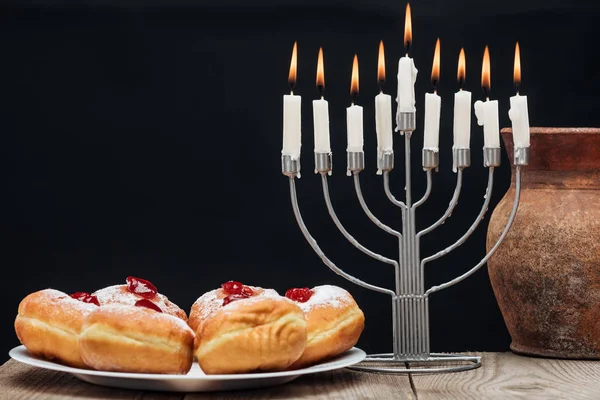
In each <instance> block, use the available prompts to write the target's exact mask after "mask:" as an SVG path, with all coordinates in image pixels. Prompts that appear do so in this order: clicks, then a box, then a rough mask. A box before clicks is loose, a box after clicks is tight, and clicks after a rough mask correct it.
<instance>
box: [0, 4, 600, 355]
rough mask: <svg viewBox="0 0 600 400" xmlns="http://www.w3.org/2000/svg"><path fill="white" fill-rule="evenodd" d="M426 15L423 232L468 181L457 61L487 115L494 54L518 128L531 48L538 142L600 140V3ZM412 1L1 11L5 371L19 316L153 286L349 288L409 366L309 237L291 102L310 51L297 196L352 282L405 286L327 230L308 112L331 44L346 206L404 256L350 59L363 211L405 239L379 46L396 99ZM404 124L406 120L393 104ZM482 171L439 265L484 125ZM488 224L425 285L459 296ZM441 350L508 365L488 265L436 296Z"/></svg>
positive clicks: (479, 197)
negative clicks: (554, 131) (573, 137)
mask: <svg viewBox="0 0 600 400" xmlns="http://www.w3.org/2000/svg"><path fill="white" fill-rule="evenodd" d="M538 3H539V2H538V1H533V0H520V1H516V0H515V1H503V2H493V3H492V2H481V1H475V0H462V1H452V2H450V1H444V0H428V1H425V0H422V1H414V2H413V3H412V4H411V5H412V11H413V29H414V45H413V47H412V49H411V55H412V56H413V57H414V59H415V64H416V66H417V68H418V69H419V75H418V81H417V85H416V93H417V98H418V100H417V109H418V114H417V121H418V126H419V130H418V131H417V132H416V133H415V135H414V140H413V154H415V156H414V158H413V160H412V161H413V163H412V165H413V171H414V173H413V182H414V197H417V198H418V197H420V195H422V193H423V191H424V184H425V179H424V173H423V172H422V169H421V168H419V167H420V163H421V157H420V149H421V147H422V130H421V129H420V128H421V127H422V118H423V112H422V110H423V96H424V93H425V92H426V91H429V92H430V91H431V85H430V83H429V74H430V71H431V60H432V56H433V48H434V45H435V40H436V38H437V37H440V38H441V43H442V55H441V60H442V76H441V82H440V87H439V94H440V95H441V96H442V99H443V100H442V123H441V135H440V136H441V138H440V148H441V155H440V156H441V165H440V171H439V172H438V173H436V174H435V175H434V188H433V192H432V195H431V198H430V200H429V201H428V202H427V203H426V204H425V205H424V206H422V208H421V209H420V213H419V220H418V227H419V228H423V227H426V226H428V225H429V224H431V223H433V222H434V221H435V220H436V219H437V218H438V217H439V216H440V215H441V214H442V213H443V211H444V210H445V208H446V206H447V204H448V201H449V199H450V197H451V195H452V191H453V188H454V185H455V175H454V174H453V173H452V171H451V146H452V106H453V93H454V92H455V91H456V90H457V85H456V63H457V57H458V52H459V50H460V47H461V46H464V47H465V50H466V54H467V80H466V84H465V88H466V89H467V90H470V91H472V92H473V100H474V101H475V100H477V99H481V98H482V97H483V93H482V91H481V90H480V88H479V80H480V70H481V57H482V54H483V49H484V46H485V45H486V44H487V45H489V46H490V51H491V62H492V91H491V97H492V98H495V99H498V100H499V101H500V118H501V121H500V125H501V127H504V126H509V125H510V120H509V119H508V116H507V111H508V105H509V96H511V95H513V94H514V88H513V86H512V63H513V52H514V44H515V41H517V40H519V41H520V44H521V54H522V65H523V83H522V93H523V94H527V95H528V96H529V110H530V122H531V125H534V126H598V125H599V123H600V117H599V116H598V110H599V109H600V108H599V107H600V95H599V94H598V93H599V89H600V56H599V53H598V43H599V39H600V26H599V24H598V22H597V20H598V17H599V16H600V13H599V11H600V10H599V8H600V7H599V6H597V5H596V4H598V3H597V2H595V1H592V0H590V1H588V2H584V1H579V2H577V1H569V2H567V1H562V2H558V1H546V2H544V5H543V6H540V5H538ZM404 7H405V3H404V2H398V1H389V0H378V1H368V0H363V1H353V2H350V3H347V4H344V3H343V2H339V1H312V2H287V3H285V4H283V3H279V2H274V1H256V2H253V4H252V5H250V3H246V2H239V1H232V0H230V1H220V2H217V1H214V2H212V3H211V2H205V3H202V2H195V1H194V2H192V1H169V2H167V1H164V2H161V1H153V2H147V3H145V4H144V3H142V2H131V1H129V2H128V1H121V2H117V1H108V0H107V1H97V2H92V1H88V2H77V3H75V2H73V3H68V2H62V3H61V2H55V1H37V2H33V3H28V5H27V6H23V5H22V3H21V4H19V3H18V2H7V1H4V5H3V6H1V8H0V167H1V168H0V176H1V177H2V191H1V203H0V205H1V208H0V218H1V219H0V221H1V225H0V226H1V229H0V232H1V235H2V236H1V243H2V248H1V253H0V257H1V259H0V263H1V265H2V290H1V292H0V293H1V296H2V302H1V303H0V304H1V307H0V321H1V325H0V340H1V349H0V350H1V351H2V353H1V354H2V355H0V361H1V360H3V359H6V358H7V355H6V352H8V350H9V349H10V348H11V347H13V346H15V345H17V344H18V341H17V338H16V336H15V334H14V330H13V326H12V324H13V321H14V317H15V316H16V312H17V306H18V303H19V301H20V300H21V299H22V298H23V297H24V296H25V295H27V294H28V293H30V292H32V291H35V290H39V289H43V288H47V287H53V288H56V289H59V290H62V291H65V292H74V291H90V292H91V291H94V290H96V289H98V288H102V287H105V286H108V285H112V284H117V283H122V282H124V280H125V277H126V276H127V275H135V276H141V277H145V278H147V279H149V280H151V281H152V282H154V283H155V284H156V285H157V286H158V288H159V290H160V291H161V292H162V293H164V294H166V295H167V296H168V297H169V298H170V299H171V300H173V301H175V302H176V303H178V304H179V305H180V306H181V307H183V308H184V309H186V310H189V307H190V306H191V304H192V303H193V301H194V300H195V299H196V298H197V297H198V296H200V295H201V294H202V293H204V292H205V291H208V290H210V289H212V288H214V287H216V286H218V285H219V284H220V283H221V282H224V281H226V280H229V279H235V280H241V281H243V282H245V283H247V284H253V285H261V286H265V287H274V288H275V289H277V290H279V291H280V292H284V291H285V290H286V289H287V288H289V287H294V286H314V285H317V284H325V283H329V284H336V285H341V286H343V287H345V288H347V289H349V290H350V291H351V292H352V294H353V295H354V296H355V298H356V299H357V301H358V303H359V304H360V305H361V307H362V308H363V310H364V311H365V314H366V318H367V325H366V330H365V332H364V334H363V336H362V337H361V340H360V342H359V346H360V347H361V348H363V349H365V350H366V351H368V352H380V351H390V350H391V321H390V302H389V299H388V298H387V297H386V296H383V295H380V294H377V293H372V292H368V291H366V290H363V289H361V288H359V287H355V286H352V285H351V284H350V283H347V282H346V281H344V280H342V279H341V278H339V277H338V276H337V275H335V274H333V273H332V272H331V271H329V269H328V268H327V267H326V266H324V265H323V264H322V263H321V262H320V260H319V258H318V257H317V256H316V255H315V254H314V252H313V251H312V250H311V248H310V247H309V245H308V244H307V243H306V242H305V240H304V238H303V236H302V234H301V233H300V230H299V229H298V227H297V225H296V222H295V219H294V216H293V213H292V209H291V206H290V200H289V192H288V182H287V178H286V177H284V176H283V175H281V172H280V151H281V124H282V111H281V109H282V95H283V94H284V93H286V92H287V90H288V87H287V73H288V66H289V57H290V54H291V48H292V44H293V42H294V41H295V40H297V41H298V45H299V71H298V78H299V80H298V86H297V89H296V93H297V94H300V95H302V96H303V102H302V106H303V114H302V124H303V135H304V137H303V152H302V163H303V166H304V169H303V172H304V174H303V176H302V178H301V179H300V180H299V181H298V182H297V186H298V191H299V202H300V207H301V210H302V211H303V215H304V218H305V221H306V223H307V225H308V227H309V228H310V230H311V231H312V233H313V235H314V236H315V237H316V238H317V240H318V241H319V243H320V244H321V246H322V248H323V249H324V251H325V252H326V254H328V255H329V256H330V257H331V258H332V259H333V260H334V262H336V263H337V264H338V265H340V266H342V267H343V268H344V269H345V270H347V271H348V272H350V273H353V274H355V275H356V276H358V277H361V278H363V279H365V280H368V281H370V282H372V283H374V284H379V285H387V286H391V284H392V282H393V278H392V269H391V268H390V267H389V266H387V265H385V264H379V263H378V262H376V261H375V260H372V259H370V258H368V257H366V256H365V255H363V254H362V253H360V252H359V251H358V250H357V249H355V248H354V247H353V246H352V245H350V244H349V243H348V242H346V241H345V239H344V238H343V237H342V236H341V234H340V233H339V232H338V231H337V230H336V228H335V226H334V225H333V223H332V222H331V220H330V219H329V216H328V214H327V210H326V208H325V204H324V201H323V198H322V192H321V186H320V179H319V177H318V176H315V175H313V173H312V169H313V165H314V164H313V156H312V148H313V132H312V112H311V103H310V101H311V100H312V99H314V98H316V97H317V91H316V89H315V86H314V79H315V69H316V59H317V52H318V48H319V46H323V47H324V52H325V73H326V85H327V86H326V97H327V99H328V100H329V104H330V119H331V136H332V150H333V154H334V155H333V159H334V175H333V177H332V178H331V180H330V188H331V191H332V199H333V204H334V206H335V208H336V210H337V213H338V216H339V217H340V219H341V220H342V221H343V223H344V224H345V225H346V228H347V229H348V230H349V231H350V232H351V233H352V234H353V235H354V236H355V237H356V238H357V239H358V240H359V241H360V242H362V243H363V244H364V245H365V246H367V247H369V248H371V249H372V250H374V251H376V252H381V253H383V254H385V255H387V256H390V257H395V256H396V252H397V243H396V242H395V240H394V239H393V237H390V236H387V235H386V234H385V233H383V232H381V231H380V230H378V228H376V227H375V226H374V225H373V224H372V223H371V222H370V221H369V220H368V219H367V217H366V216H364V214H363V213H362V211H361V210H360V206H359V204H358V201H357V199H356V196H355V194H354V191H353V190H354V189H353V185H352V180H351V178H348V177H346V176H345V164H346V161H345V147H346V131H345V108H346V107H347V106H348V105H349V102H350V97H349V84H350V71H351V62H352V57H353V55H354V53H357V54H358V57H359V62H360V78H361V81H360V82H361V87H360V95H359V96H358V98H357V103H358V104H361V105H363V106H364V119H365V152H366V158H367V170H365V171H364V172H363V173H362V174H361V178H362V185H363V190H364V195H365V198H366V201H367V203H368V204H369V206H370V208H371V209H372V210H373V212H374V213H375V214H376V215H377V216H378V217H379V218H380V219H381V220H383V221H385V222H387V223H389V224H390V225H391V226H393V227H395V228H399V224H400V217H399V210H398V209H395V208H394V207H393V206H392V205H391V204H389V202H388V201H387V199H386V198H385V195H384V193H383V189H382V182H381V181H382V179H381V177H380V176H376V175H375V154H376V138H375V130H374V127H375V123H374V118H373V117H374V105H373V103H374V96H375V95H376V94H377V90H378V89H377V84H376V64H377V48H378V43H379V40H380V39H383V40H384V42H385V45H386V57H387V74H388V83H387V85H386V86H385V91H386V92H387V93H390V94H392V95H395V92H396V89H395V87H396V82H395V75H396V73H397V60H398V58H399V57H400V56H401V55H402V53H403V48H402V33H403V25H404ZM394 112H395V107H394ZM472 124H473V127H472V140H471V144H472V149H473V153H472V159H473V165H472V167H471V168H469V169H468V170H467V171H466V172H465V183H464V187H463V193H462V196H461V198H460V201H459V205H458V207H457V208H456V210H455V212H454V214H453V216H452V218H451V219H450V220H449V221H448V222H447V223H446V224H445V225H443V226H442V227H440V228H439V229H438V230H437V231H436V232H435V233H433V234H430V235H429V236H427V237H426V238H425V239H424V241H423V243H422V254H423V255H429V254H432V253H433V252H436V251H438V250H440V249H442V248H444V247H446V246H447V245H449V244H451V243H453V242H454V241H455V240H456V239H457V238H458V237H459V236H460V235H462V233H464V232H465V231H466V230H467V229H468V227H469V226H470V224H471V223H472V222H473V220H474V218H475V216H476V215H477V213H478V212H479V208H480V206H481V204H482V202H483V194H484V191H485V183H486V179H487V171H486V169H485V168H483V167H482V154H481V148H482V145H483V139H482V129H481V127H479V126H477V125H476V121H475V118H474V116H473V121H472ZM401 145H402V141H401V140H398V139H396V152H397V157H396V169H395V170H394V171H393V172H392V175H391V176H392V189H393V191H394V193H395V194H396V196H397V197H399V198H403V193H402V192H403V187H404V179H403V162H402V160H403V157H402V152H403V148H402V147H401ZM495 176H496V181H497V184H496V186H495V188H494V192H493V197H492V203H491V208H490V210H491V209H493V206H495V205H496V204H497V202H498V201H499V200H500V198H501V197H502V196H503V194H504V193H505V192H506V190H507V188H508V185H509V181H510V169H509V165H508V158H507V155H506V153H505V152H504V151H503V165H502V167H500V168H499V169H498V170H497V171H496V175H495ZM488 220H489V215H488V217H487V218H486V219H485V220H484V222H483V223H482V224H481V225H480V227H479V228H478V229H477V230H476V231H475V233H474V235H473V236H472V237H471V238H470V239H469V241H468V242H467V243H465V244H464V245H463V246H462V247H460V248H459V249H458V250H456V251H454V252H453V253H451V254H450V255H448V256H446V257H445V258H443V259H441V260H438V261H436V262H433V263H431V264H429V266H428V269H427V275H426V277H427V282H428V285H431V284H436V283H440V282H443V281H446V280H448V279H450V278H452V277H454V276H457V275H458V274H460V273H462V272H464V271H466V270H467V269H469V268H470V267H472V266H473V265H475V264H476V263H477V262H478V261H479V260H480V259H481V257H483V255H484V254H485V234H486V227H487V223H488ZM430 305H431V331H432V333H431V340H432V350H433V351H465V350H486V351H501V350H507V349H508V345H509V344H510V337H509V335H508V332H507V331H506V328H505V326H504V322H503V319H502V316H501V314H500V311H499V310H498V307H497V305H496V301H495V298H494V295H493V292H492V289H491V286H490V284H489V279H488V276H487V272H486V270H485V269H482V270H480V271H479V272H477V273H476V274H475V275H474V276H473V277H471V278H469V279H468V280H466V281H464V282H463V283H461V284H459V285H457V286H454V287H452V288H450V289H448V290H445V291H443V292H439V293H436V294H434V295H432V297H431V300H430Z"/></svg>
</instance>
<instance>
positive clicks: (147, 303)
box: [135, 299, 162, 313]
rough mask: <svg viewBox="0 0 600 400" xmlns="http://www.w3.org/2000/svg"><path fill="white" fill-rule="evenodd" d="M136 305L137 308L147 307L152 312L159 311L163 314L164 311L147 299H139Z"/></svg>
mask: <svg viewBox="0 0 600 400" xmlns="http://www.w3.org/2000/svg"><path fill="white" fill-rule="evenodd" d="M135 305H136V306H137V307H146V308H149V309H151V310H154V311H158V312H160V313H161V312H162V310H161V309H160V307H159V306H157V305H156V304H154V303H153V302H151V301H150V300H147V299H139V300H138V301H136V302H135Z"/></svg>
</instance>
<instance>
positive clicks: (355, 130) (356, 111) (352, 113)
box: [346, 55, 363, 152]
mask: <svg viewBox="0 0 600 400" xmlns="http://www.w3.org/2000/svg"><path fill="white" fill-rule="evenodd" d="M350 95H351V96H352V105H351V106H350V107H348V108H347V109H346V128H347V130H348V148H347V149H346V150H347V151H352V152H361V151H363V108H362V107H361V106H357V105H356V104H354V99H355V98H356V96H357V95H358V57H357V56H356V55H354V62H353V63H352V83H351V85H350Z"/></svg>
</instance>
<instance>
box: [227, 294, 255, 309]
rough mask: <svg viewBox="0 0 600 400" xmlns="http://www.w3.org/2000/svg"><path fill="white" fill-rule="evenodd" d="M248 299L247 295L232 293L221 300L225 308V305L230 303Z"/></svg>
mask: <svg viewBox="0 0 600 400" xmlns="http://www.w3.org/2000/svg"><path fill="white" fill-rule="evenodd" d="M249 297H250V296H249V295H246V294H244V293H233V294H230V295H229V296H227V297H225V298H224V299H223V305H224V306H226V305H227V304H229V303H231V302H232V301H236V300H241V299H247V298H249Z"/></svg>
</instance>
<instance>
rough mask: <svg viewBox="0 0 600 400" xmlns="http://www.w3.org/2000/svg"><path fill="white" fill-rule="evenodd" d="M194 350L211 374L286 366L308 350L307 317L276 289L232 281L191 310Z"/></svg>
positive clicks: (198, 302)
mask: <svg viewBox="0 0 600 400" xmlns="http://www.w3.org/2000/svg"><path fill="white" fill-rule="evenodd" d="M189 324H190V326H191V327H192V329H194V331H195V333H196V340H195V341H194V355H195V356H196V359H197V360H198V364H199V365H200V368H202V370H203V371H204V372H205V373H207V374H235V373H249V372H255V371H280V370H284V369H286V368H288V367H289V366H290V365H291V364H292V363H293V362H294V361H296V360H297V359H298V358H299V357H300V355H301V354H302V353H303V352H304V347H305V345H306V321H305V319H304V313H303V312H302V310H301V309H300V307H298V306H297V305H296V304H295V303H294V302H293V301H291V300H289V299H286V298H284V297H282V296H280V295H279V294H277V292H275V291H274V290H272V289H262V288H259V287H254V286H246V285H243V284H241V283H239V282H233V281H230V282H227V283H225V284H223V285H222V287H221V288H219V289H215V290H212V291H210V292H208V293H205V294H204V295H202V296H201V297H200V298H198V300H196V302H195V303H194V305H193V306H192V309H191V311H190V320H189Z"/></svg>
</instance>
